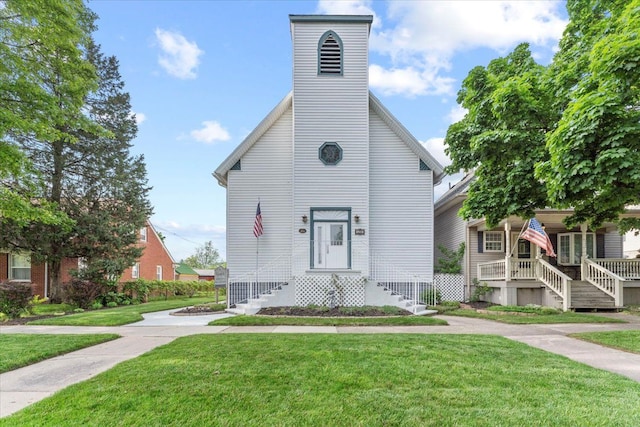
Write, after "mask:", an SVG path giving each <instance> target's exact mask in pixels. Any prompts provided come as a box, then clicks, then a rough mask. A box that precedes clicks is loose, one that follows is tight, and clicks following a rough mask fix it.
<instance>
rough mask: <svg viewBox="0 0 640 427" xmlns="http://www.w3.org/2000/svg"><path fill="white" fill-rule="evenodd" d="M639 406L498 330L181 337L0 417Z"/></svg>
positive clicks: (592, 416) (516, 413) (637, 398)
mask: <svg viewBox="0 0 640 427" xmlns="http://www.w3.org/2000/svg"><path fill="white" fill-rule="evenodd" d="M639 407H640V384H639V383H637V382H634V381H632V380H630V379H627V378H625V377H622V376H619V375H615V374H611V373H609V372H606V371H602V370H598V369H593V368H590V367H588V366H586V365H583V364H580V363H576V362H573V361H571V360H569V359H567V358H565V357H561V356H558V355H554V354H550V353H547V352H544V351H542V350H538V349H535V348H532V347H529V346H527V345H524V344H522V343H518V342H515V341H510V340H508V339H506V338H502V337H497V336H487V335H484V336H482V335H455V336H454V335H422V334H399V335H386V334H382V335H357V334H344V335H339V334H338V335H335V334H309V335H302V334H291V335H290V334H268V335H263V334H228V335H225V334H222V335H198V336H190V337H183V338H179V339H177V340H176V341H174V342H172V343H170V344H168V345H165V346H162V347H159V348H157V349H155V350H153V351H151V352H149V353H146V354H144V355H142V356H140V357H138V358H136V359H132V360H130V361H127V362H124V363H121V364H119V365H117V366H116V367H114V368H113V369H111V370H109V371H107V372H104V373H102V374H100V375H98V376H96V377H94V378H92V379H90V380H88V381H85V382H83V383H80V384H76V385H73V386H71V387H68V388H66V389H64V390H62V391H60V392H58V393H56V394H55V395H53V396H51V397H49V398H47V399H45V400H43V401H40V402H38V403H35V404H34V405H32V406H29V407H27V408H25V409H24V410H22V411H20V412H18V413H16V414H14V415H12V416H10V417H8V418H4V419H2V422H0V424H1V425H3V426H6V427H9V426H25V425H39V426H60V425H64V426H85V425H99V426H107V427H108V426H121V425H126V426H191V425H216V426H275V425H277V426H327V425H331V426H418V425H420V426H445V427H446V426H459V425H465V426H469V425H471V426H514V425H544V426H574V425H575V426H578V425H579V426H602V425H611V423H612V420H615V421H613V422H614V423H615V424H616V426H637V425H640V411H638V408H639ZM159 409H161V410H159Z"/></svg>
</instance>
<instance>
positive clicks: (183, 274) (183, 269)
mask: <svg viewBox="0 0 640 427" xmlns="http://www.w3.org/2000/svg"><path fill="white" fill-rule="evenodd" d="M176 280H180V281H183V282H192V281H197V280H198V272H197V271H195V270H194V269H193V268H191V267H189V266H188V265H187V264H180V265H178V266H177V267H176Z"/></svg>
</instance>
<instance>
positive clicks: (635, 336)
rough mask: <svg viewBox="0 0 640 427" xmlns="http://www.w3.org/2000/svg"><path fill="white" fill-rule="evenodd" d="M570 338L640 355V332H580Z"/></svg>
mask: <svg viewBox="0 0 640 427" xmlns="http://www.w3.org/2000/svg"><path fill="white" fill-rule="evenodd" d="M570 336H571V337H574V338H579V339H581V340H585V341H590V342H593V343H596V344H600V345H604V346H607V347H612V348H616V349H618V350H624V351H629V352H631V353H638V354H640V331H612V332H582V333H579V334H571V335H570Z"/></svg>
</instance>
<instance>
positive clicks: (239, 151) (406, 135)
mask: <svg viewBox="0 0 640 427" xmlns="http://www.w3.org/2000/svg"><path fill="white" fill-rule="evenodd" d="M292 105H293V91H292V92H289V93H288V94H287V96H285V97H284V99H282V101H280V103H279V104H278V105H276V106H275V108H274V109H273V110H271V112H269V114H267V116H266V117H265V118H264V119H263V120H262V121H261V122H260V124H258V126H257V127H256V128H255V129H254V130H253V131H252V132H251V133H250V134H249V135H248V136H247V137H246V138H245V139H244V141H242V142H241V143H240V145H238V146H237V147H236V149H235V150H233V151H232V152H231V154H229V156H228V157H227V158H226V159H225V160H224V161H223V162H222V163H221V164H220V166H218V168H217V169H216V170H215V171H214V172H213V176H214V177H215V178H216V179H217V180H218V184H220V185H221V186H223V187H226V186H227V174H228V173H229V170H231V168H232V167H233V165H235V164H236V163H237V162H238V160H240V159H241V158H242V156H244V155H245V153H246V152H247V151H249V149H250V148H251V147H253V145H254V144H255V143H256V142H258V140H259V139H260V138H261V137H262V136H263V135H264V134H265V133H266V132H267V131H268V130H269V129H270V128H271V126H273V125H274V123H275V122H276V121H278V119H279V118H280V117H282V115H283V114H284V113H285V112H286V111H287V110H289V108H291V106H292ZM369 108H371V109H372V110H373V111H374V112H375V113H376V114H378V116H380V118H381V119H382V121H383V122H384V123H385V124H386V125H387V126H389V129H391V130H392V131H393V132H394V133H395V134H396V135H397V136H398V138H400V139H401V140H402V141H403V142H404V143H405V144H406V145H407V147H409V149H410V150H411V151H413V153H414V154H415V155H416V156H418V158H419V159H420V160H422V161H423V162H424V163H425V164H426V165H427V166H428V167H429V169H431V170H432V171H433V184H434V185H437V184H439V183H440V181H442V178H443V176H444V168H443V167H442V165H441V164H440V163H439V162H438V161H437V160H436V159H435V158H434V157H433V156H432V155H431V154H430V153H429V152H428V151H427V149H426V148H424V146H423V145H422V144H421V143H420V142H419V141H418V140H417V139H416V138H415V137H414V136H413V135H411V133H410V132H409V131H408V130H407V129H406V128H405V127H404V126H403V125H402V123H400V122H399V121H398V119H396V118H395V117H394V116H393V114H391V113H390V112H389V110H387V108H386V107H385V106H384V105H382V103H381V102H380V100H379V99H378V98H376V97H375V96H374V95H373V93H371V92H369Z"/></svg>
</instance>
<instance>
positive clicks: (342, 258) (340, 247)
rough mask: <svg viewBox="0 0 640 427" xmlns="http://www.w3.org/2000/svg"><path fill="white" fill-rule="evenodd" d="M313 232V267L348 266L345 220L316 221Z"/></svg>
mask: <svg viewBox="0 0 640 427" xmlns="http://www.w3.org/2000/svg"><path fill="white" fill-rule="evenodd" d="M313 234H314V242H313V267H314V268H348V255H347V254H348V252H347V251H348V247H349V246H348V242H347V239H346V235H347V223H346V222H316V223H315V224H314V233H313Z"/></svg>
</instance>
